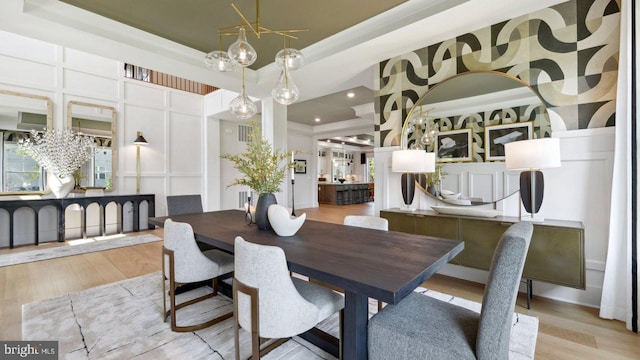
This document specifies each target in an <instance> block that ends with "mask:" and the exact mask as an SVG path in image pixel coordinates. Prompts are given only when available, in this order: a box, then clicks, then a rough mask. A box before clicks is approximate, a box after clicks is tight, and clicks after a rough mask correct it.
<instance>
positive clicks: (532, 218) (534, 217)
mask: <svg viewBox="0 0 640 360" xmlns="http://www.w3.org/2000/svg"><path fill="white" fill-rule="evenodd" d="M520 221H528V222H544V218H543V217H542V216H540V215H538V214H522V215H520Z"/></svg>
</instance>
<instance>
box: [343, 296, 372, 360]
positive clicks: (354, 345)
mask: <svg viewBox="0 0 640 360" xmlns="http://www.w3.org/2000/svg"><path fill="white" fill-rule="evenodd" d="M344 295H345V299H344V300H345V301H344V324H343V326H344V339H343V340H342V349H343V351H344V357H343V358H344V359H348V360H352V359H358V360H366V359H367V358H368V353H367V326H368V324H369V299H368V297H367V296H364V295H360V294H357V293H354V292H351V291H345V294H344Z"/></svg>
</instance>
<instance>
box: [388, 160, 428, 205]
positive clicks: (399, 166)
mask: <svg viewBox="0 0 640 360" xmlns="http://www.w3.org/2000/svg"><path fill="white" fill-rule="evenodd" d="M391 156H392V159H391V161H392V163H391V171H393V172H401V173H403V174H402V178H401V183H402V198H403V199H404V206H403V207H401V208H400V209H401V210H404V211H415V210H416V208H415V207H412V206H411V203H413V195H414V193H415V190H416V178H417V175H418V174H421V173H429V172H434V171H435V170H436V154H435V153H432V152H426V151H424V150H396V151H394V152H393V154H392V155H391Z"/></svg>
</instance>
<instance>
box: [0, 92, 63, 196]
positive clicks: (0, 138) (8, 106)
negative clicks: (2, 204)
mask: <svg viewBox="0 0 640 360" xmlns="http://www.w3.org/2000/svg"><path fill="white" fill-rule="evenodd" d="M51 105H52V102H51V99H49V98H48V97H46V96H41V95H34V94H26V93H21V92H15V91H10V90H0V170H1V172H2V177H1V178H0V195H12V194H24V193H42V192H43V191H44V189H45V172H44V170H42V169H41V168H40V165H38V163H37V162H36V161H35V160H34V159H32V158H31V157H30V156H29V155H27V154H25V153H24V152H23V151H21V150H20V148H19V146H18V141H19V140H20V139H21V138H26V137H28V136H29V132H30V131H31V130H38V131H41V130H43V129H45V128H47V129H51V128H52V127H53V116H52V106H51Z"/></svg>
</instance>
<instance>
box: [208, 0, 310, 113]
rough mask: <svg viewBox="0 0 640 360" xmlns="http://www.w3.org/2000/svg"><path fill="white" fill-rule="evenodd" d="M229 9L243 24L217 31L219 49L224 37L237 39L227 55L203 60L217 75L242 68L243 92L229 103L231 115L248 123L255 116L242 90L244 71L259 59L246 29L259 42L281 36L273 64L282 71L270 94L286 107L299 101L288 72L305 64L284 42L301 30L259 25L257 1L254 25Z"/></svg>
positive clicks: (214, 54)
mask: <svg viewBox="0 0 640 360" xmlns="http://www.w3.org/2000/svg"><path fill="white" fill-rule="evenodd" d="M231 7H232V8H233V10H235V12H236V13H237V14H238V16H240V18H241V19H242V23H241V24H239V25H234V26H230V27H226V28H221V29H219V30H218V36H219V37H220V47H222V36H223V35H238V39H237V40H236V41H235V42H234V43H233V44H231V45H230V46H229V49H228V50H227V51H222V50H216V51H212V52H210V53H208V54H207V55H206V56H205V59H204V61H205V64H206V65H207V66H208V67H209V68H211V69H213V70H215V71H218V72H226V71H233V70H235V69H236V68H237V67H238V66H239V67H241V68H242V88H241V92H240V94H239V95H238V97H236V98H235V99H233V100H232V101H231V103H230V110H231V113H232V114H233V115H234V116H235V117H236V118H238V119H249V118H251V117H252V116H254V115H255V114H256V113H257V107H256V104H255V103H254V102H253V101H252V100H251V98H249V96H247V93H246V90H245V80H244V69H245V68H246V67H247V66H251V65H252V64H253V63H254V62H255V61H256V59H257V58H258V53H257V52H256V50H255V49H254V48H253V46H251V44H249V42H248V41H247V31H246V29H245V28H249V29H250V30H251V32H253V34H255V35H256V37H257V38H258V39H260V36H261V35H262V34H277V35H280V36H282V39H283V47H282V50H280V51H279V52H278V53H277V54H276V57H275V62H276V64H277V65H278V66H280V68H282V71H281V73H280V76H279V77H278V82H277V83H276V85H275V87H274V88H273V90H272V91H271V96H272V97H273V99H274V100H275V101H277V102H278V103H280V104H282V105H289V104H292V103H294V102H295V101H296V100H298V97H299V96H300V91H299V90H298V87H297V86H296V84H295V83H294V82H293V79H292V78H291V70H295V69H299V68H300V67H302V64H303V63H304V57H303V55H302V53H301V52H300V51H299V50H296V49H293V48H291V47H287V41H288V42H289V43H290V42H291V39H297V37H295V36H293V35H291V34H292V33H297V32H301V31H307V30H306V29H304V30H302V29H301V30H271V29H268V28H266V27H263V26H262V25H261V24H260V0H256V21H254V22H249V21H248V20H247V18H246V17H245V16H244V15H243V14H242V12H240V10H238V8H237V7H236V6H235V5H234V4H233V3H232V4H231Z"/></svg>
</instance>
